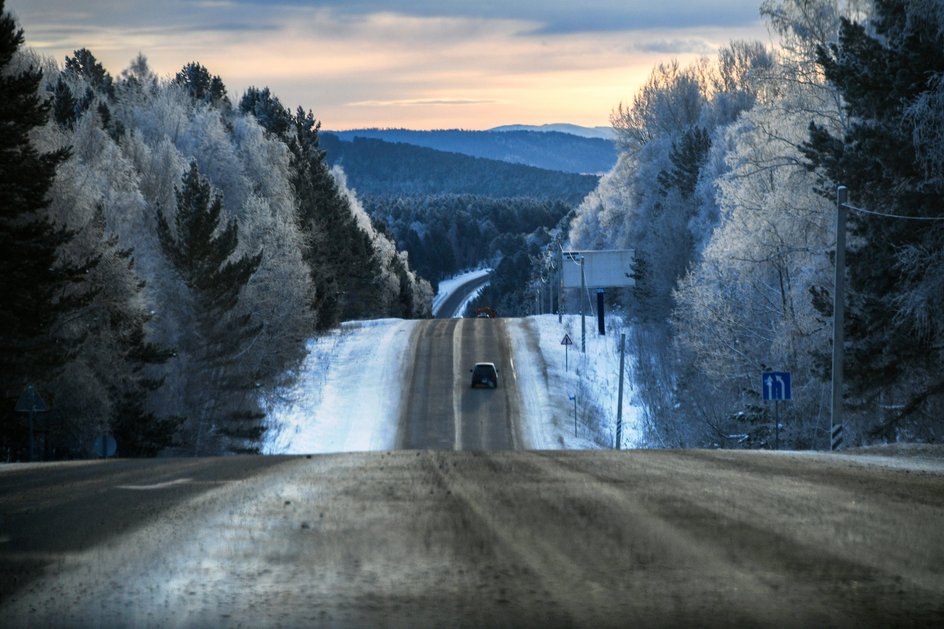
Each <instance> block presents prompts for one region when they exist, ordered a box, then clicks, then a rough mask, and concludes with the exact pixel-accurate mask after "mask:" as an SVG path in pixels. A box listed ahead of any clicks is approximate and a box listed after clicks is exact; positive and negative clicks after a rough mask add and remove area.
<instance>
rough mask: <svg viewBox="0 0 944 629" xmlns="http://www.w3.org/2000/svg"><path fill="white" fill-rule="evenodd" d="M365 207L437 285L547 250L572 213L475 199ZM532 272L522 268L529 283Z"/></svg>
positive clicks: (401, 200) (558, 207) (389, 200)
mask: <svg viewBox="0 0 944 629" xmlns="http://www.w3.org/2000/svg"><path fill="white" fill-rule="evenodd" d="M365 207H366V208H367V211H368V212H369V213H370V214H371V216H372V217H373V220H374V221H375V222H376V223H377V224H378V225H379V226H381V227H380V228H381V229H382V230H384V231H388V232H389V233H390V234H391V238H393V239H394V240H395V241H396V243H397V248H398V249H402V250H404V251H406V252H408V253H409V256H410V265H411V267H412V268H414V269H416V272H417V273H419V274H421V275H422V276H423V277H425V278H426V279H428V280H430V281H432V282H434V283H435V282H438V281H439V280H441V279H443V278H446V277H450V276H451V275H453V274H455V273H456V272H458V271H461V270H464V269H468V268H471V267H476V266H481V265H489V266H492V267H496V268H497V267H498V265H499V263H500V262H501V260H503V259H504V258H506V257H508V258H511V257H514V256H516V255H519V254H521V253H522V252H525V251H526V250H529V245H535V246H537V247H540V246H543V245H546V244H547V243H548V242H549V240H550V237H549V234H550V232H551V231H552V230H553V229H554V227H555V226H557V225H558V224H559V223H560V222H561V221H562V220H563V219H564V218H565V217H566V216H567V215H568V214H569V213H570V212H571V210H572V206H571V205H570V204H567V203H564V202H562V201H550V200H538V199H530V198H524V197H516V198H505V199H493V198H489V197H483V196H475V195H435V196H426V197H389V196H373V197H367V198H366V199H365ZM528 267H529V265H528V264H524V265H522V266H521V268H519V269H518V272H519V273H523V274H524V277H525V279H527V276H528ZM493 280H494V278H493ZM522 287H523V285H522ZM506 314H508V312H507V309H506Z"/></svg>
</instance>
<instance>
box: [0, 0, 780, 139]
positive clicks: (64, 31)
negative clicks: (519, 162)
mask: <svg viewBox="0 0 944 629" xmlns="http://www.w3.org/2000/svg"><path fill="white" fill-rule="evenodd" d="M759 5H760V0H663V1H661V2H659V1H656V0H580V1H579V2H578V1H576V0H501V1H499V0H481V1H475V0H465V1H459V2H457V1H453V0H392V1H388V2H384V1H382V0H82V1H79V0H6V3H5V6H6V10H7V11H9V12H11V13H12V14H13V15H14V17H15V18H16V19H17V22H18V23H19V26H20V27H21V28H23V29H24V31H25V34H26V45H27V47H29V48H32V49H33V50H34V51H36V52H38V53H40V54H42V55H45V56H48V57H51V58H53V59H55V60H56V61H57V62H58V63H59V65H60V67H61V66H62V64H63V61H64V59H65V56H66V55H71V54H73V52H74V51H75V50H77V49H80V48H88V49H89V50H91V51H92V53H93V54H94V55H95V56H96V58H97V59H98V60H99V61H100V62H101V63H102V64H103V65H104V66H105V68H106V69H108V71H109V72H111V73H112V74H113V75H118V74H120V73H121V71H122V70H123V69H125V68H126V67H128V65H129V64H130V62H131V60H132V59H134V58H135V57H136V56H137V55H138V53H141V54H143V55H144V56H145V57H146V58H147V59H148V63H149V65H150V66H151V69H152V70H153V71H154V72H155V73H156V74H157V75H158V76H160V77H172V76H173V75H174V74H175V73H176V72H177V71H179V70H180V69H181V68H182V67H183V66H184V65H185V64H187V63H189V62H191V61H197V62H199V63H201V64H203V65H204V66H206V68H207V69H208V70H209V71H210V72H211V73H212V74H216V75H219V76H220V77H221V78H222V79H223V82H224V84H225V85H226V87H227V90H228V92H229V94H230V97H231V98H233V99H234V100H238V98H239V97H240V96H242V94H243V92H244V91H245V89H246V88H247V87H250V86H255V87H266V86H268V87H269V88H270V89H271V90H272V92H273V93H274V94H275V95H276V96H278V97H279V99H280V100H281V101H282V103H283V104H284V105H286V106H287V107H290V108H292V109H294V108H295V107H298V106H301V107H303V108H305V109H306V110H308V109H310V110H312V111H313V112H314V115H315V117H316V118H317V119H319V120H321V121H322V126H323V128H325V129H335V130H342V129H352V128H362V127H388V128H389V127H403V128H411V129H446V128H461V129H488V128H491V127H494V126H498V125H504V124H535V125H539V124H551V123H572V124H579V125H584V126H589V127H593V126H605V125H608V124H609V117H610V114H611V112H612V111H613V110H614V109H615V108H616V107H617V106H618V105H619V104H620V103H631V102H632V99H633V96H634V94H635V93H636V91H637V89H638V88H639V86H640V85H641V84H642V83H643V82H644V81H645V80H646V78H647V77H648V76H649V73H650V71H651V70H652V68H653V66H654V65H656V64H657V63H660V62H666V61H669V60H671V59H673V58H675V59H678V60H679V61H680V62H682V63H683V64H684V63H687V62H689V61H691V60H694V59H696V58H698V57H699V56H703V55H708V56H714V54H715V52H716V51H717V49H718V48H719V47H721V46H724V45H726V44H727V43H728V42H730V41H731V40H736V39H759V40H761V41H763V42H765V43H766V42H769V40H770V38H769V35H768V33H767V30H766V29H765V27H764V25H763V23H762V21H761V19H760V15H759V10H758V7H759Z"/></svg>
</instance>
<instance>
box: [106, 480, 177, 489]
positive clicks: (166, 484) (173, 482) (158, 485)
mask: <svg viewBox="0 0 944 629" xmlns="http://www.w3.org/2000/svg"><path fill="white" fill-rule="evenodd" d="M192 480H193V479H192V478H178V479H176V480H169V481H166V482H163V483H154V484H153V485H116V489H132V490H135V491H150V490H152V489H165V488H167V487H173V486H174V485H183V484H185V483H189V482H190V481H192Z"/></svg>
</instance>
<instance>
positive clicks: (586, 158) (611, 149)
mask: <svg viewBox="0 0 944 629" xmlns="http://www.w3.org/2000/svg"><path fill="white" fill-rule="evenodd" d="M331 133H332V134H334V135H336V136H338V137H339V138H340V139H341V140H344V141H345V142H350V141H352V140H353V139H354V138H369V139H373V140H383V141H385V142H392V143H401V144H413V145H415V146H424V147H426V148H431V149H436V150H437V151H445V152H448V153H461V154H463V155H470V156H472V157H484V158H486V159H494V160H499V161H503V162H512V163H515V164H525V165H527V166H534V167H536V168H543V169H545V170H557V171H561V172H566V173H598V174H599V173H605V172H606V171H608V170H609V169H611V168H612V167H613V164H615V163H616V146H615V144H614V143H613V141H612V140H605V139H602V138H589V137H581V136H578V135H573V134H570V133H561V132H559V131H531V130H502V131H497V130H492V131H464V130H460V129H448V130H441V131H413V130H410V129H356V130H351V131H332V132H331Z"/></svg>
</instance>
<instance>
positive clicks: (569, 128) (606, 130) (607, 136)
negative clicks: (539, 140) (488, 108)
mask: <svg viewBox="0 0 944 629" xmlns="http://www.w3.org/2000/svg"><path fill="white" fill-rule="evenodd" d="M489 131H499V132H505V131H539V132H542V133H546V132H548V131H556V132H558V133H568V134H570V135H576V136H579V137H581V138H600V139H602V140H613V139H615V137H616V132H615V131H614V130H613V127H581V126H580V125H576V124H569V123H566V122H557V123H552V124H542V125H530V124H506V125H502V126H500V127H492V128H491V129H489Z"/></svg>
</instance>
